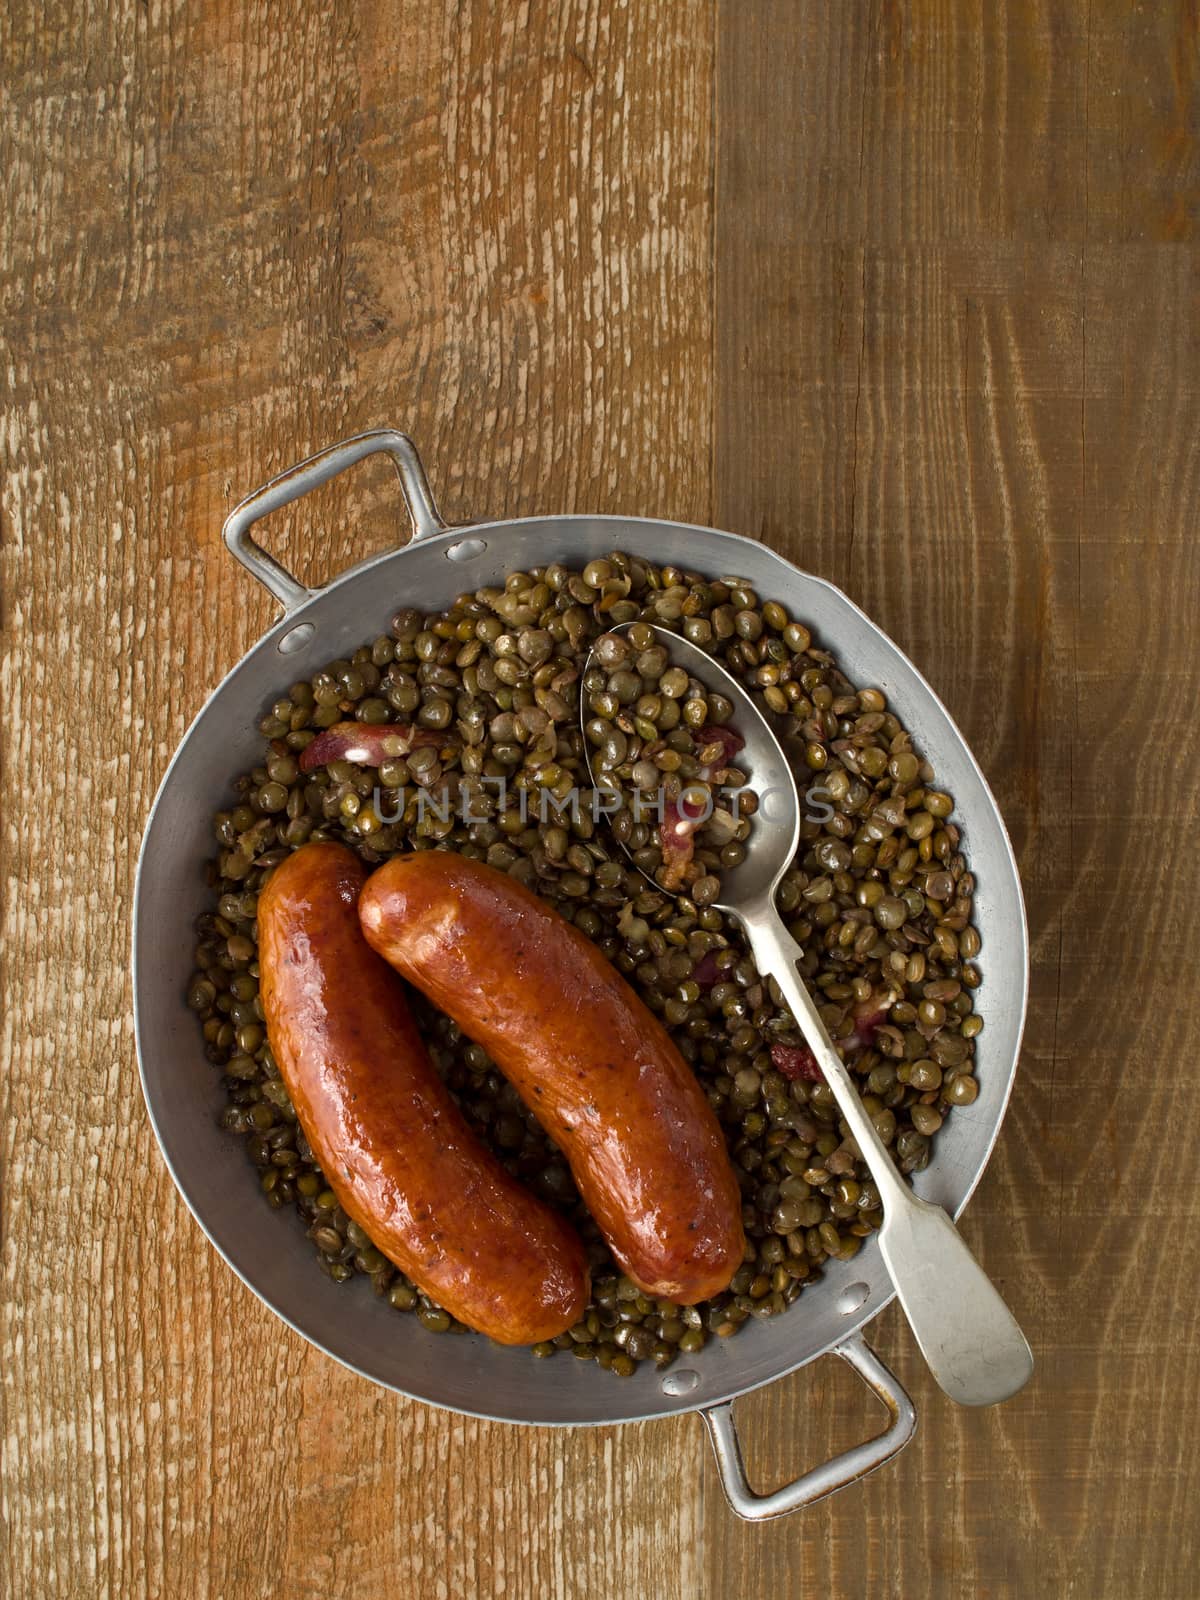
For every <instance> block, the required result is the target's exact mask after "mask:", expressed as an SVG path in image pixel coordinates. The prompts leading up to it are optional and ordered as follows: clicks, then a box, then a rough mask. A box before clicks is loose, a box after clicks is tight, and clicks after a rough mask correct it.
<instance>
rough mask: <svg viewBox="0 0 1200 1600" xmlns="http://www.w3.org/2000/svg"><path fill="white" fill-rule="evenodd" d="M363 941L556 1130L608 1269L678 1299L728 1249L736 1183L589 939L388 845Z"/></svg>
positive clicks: (464, 861)
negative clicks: (606, 1249) (611, 1264)
mask: <svg viewBox="0 0 1200 1600" xmlns="http://www.w3.org/2000/svg"><path fill="white" fill-rule="evenodd" d="M359 916H360V917H361V919H362V925H363V930H364V932H365V933H366V936H367V939H368V940H369V942H370V943H371V944H372V945H373V946H374V947H375V949H376V950H378V951H379V953H380V955H382V956H384V957H386V959H387V960H388V961H390V962H391V964H392V965H393V966H394V967H395V968H396V969H397V970H398V971H399V972H401V973H403V975H404V976H405V977H406V978H407V979H408V980H409V982H410V983H412V984H414V985H415V986H416V987H417V988H418V989H420V990H422V991H423V992H424V993H425V994H426V995H428V997H429V998H430V1000H432V1001H433V1003H434V1005H436V1006H439V1007H440V1008H441V1010H443V1011H445V1012H446V1013H447V1014H448V1015H449V1016H451V1017H453V1019H454V1020H455V1022H457V1023H458V1024H459V1026H460V1027H461V1028H462V1029H463V1031H464V1033H466V1034H468V1035H469V1036H470V1037H471V1038H472V1039H474V1040H475V1041H476V1042H477V1043H478V1044H481V1045H482V1046H483V1047H484V1049H485V1050H487V1052H488V1053H489V1055H491V1057H492V1059H493V1060H494V1061H495V1063H496V1065H497V1066H498V1067H499V1069H500V1071H501V1072H503V1073H504V1074H505V1075H506V1076H507V1077H508V1078H509V1080H510V1081H511V1082H512V1084H513V1086H514V1088H515V1089H516V1090H517V1093H518V1094H519V1095H520V1096H521V1098H522V1099H523V1100H524V1101H525V1103H526V1105H528V1106H529V1107H530V1108H531V1109H532V1110H533V1112H534V1114H535V1115H536V1117H537V1118H538V1121H539V1122H540V1123H541V1124H542V1126H543V1128H545V1130H546V1132H547V1133H548V1134H549V1136H550V1138H551V1139H553V1140H554V1142H555V1143H556V1144H558V1145H559V1146H560V1147H561V1149H562V1151H563V1153H564V1155H565V1156H566V1158H567V1160H568V1162H569V1163H570V1167H571V1171H572V1172H573V1174H574V1176H575V1182H576V1184H577V1185H578V1187H579V1191H580V1194H581V1195H582V1196H583V1199H584V1201H585V1203H586V1204H587V1206H588V1209H589V1210H590V1211H591V1213H592V1216H593V1217H594V1218H595V1219H596V1222H597V1223H598V1224H599V1226H600V1229H601V1231H602V1232H603V1234H604V1236H605V1238H606V1239H607V1240H608V1243H609V1246H610V1247H611V1249H612V1251H613V1254H614V1255H615V1256H616V1258H617V1260H618V1261H619V1262H620V1264H621V1266H622V1267H623V1268H624V1270H625V1271H626V1272H627V1273H628V1274H629V1276H630V1277H631V1278H632V1279H633V1280H634V1282H635V1283H636V1284H638V1285H639V1286H640V1287H641V1288H642V1289H643V1290H645V1292H646V1293H647V1294H653V1295H661V1296H667V1297H669V1298H670V1299H672V1300H678V1301H682V1302H683V1303H685V1304H690V1303H692V1302H694V1301H697V1300H703V1299H706V1298H707V1297H708V1296H710V1295H713V1294H717V1293H718V1292H719V1291H720V1290H722V1289H724V1288H726V1287H727V1286H728V1284H729V1280H730V1279H731V1278H732V1276H733V1274H734V1272H735V1271H736V1270H737V1268H738V1267H739V1266H740V1265H741V1263H742V1258H743V1253H744V1246H745V1238H744V1235H743V1232H742V1220H741V1209H742V1208H741V1195H740V1192H739V1189H738V1185H737V1180H736V1179H735V1177H734V1174H733V1169H732V1167H731V1166H730V1162H729V1158H728V1155H727V1154H726V1150H725V1142H724V1139H723V1138H722V1135H721V1130H720V1127H719V1126H718V1123H717V1119H716V1117H715V1116H714V1114H713V1111H712V1108H711V1107H710V1106H709V1104H708V1101H707V1100H706V1098H705V1096H704V1092H703V1090H702V1089H701V1088H700V1085H699V1084H698V1083H697V1081H696V1078H695V1076H694V1074H693V1073H692V1072H691V1070H690V1068H689V1067H688V1066H687V1064H686V1062H685V1061H684V1060H683V1058H682V1057H681V1056H680V1054H679V1052H678V1050H676V1048H675V1046H674V1045H673V1044H672V1042H671V1040H670V1039H669V1038H668V1036H667V1033H666V1031H665V1029H664V1028H663V1026H662V1024H661V1023H660V1022H659V1021H658V1020H657V1018H656V1017H654V1016H653V1015H652V1014H651V1012H650V1011H648V1010H647V1009H646V1007H645V1006H644V1005H643V1003H642V1002H641V1000H639V999H638V997H637V995H635V994H634V992H633V990H632V989H631V988H630V987H629V985H628V984H627V983H626V982H625V981H624V979H623V978H622V977H621V976H620V974H619V973H618V972H617V971H616V970H615V968H614V967H612V966H611V965H610V963H609V962H608V961H606V960H605V958H604V956H603V955H602V954H601V952H600V951H599V950H598V949H597V948H596V946H595V945H593V944H592V943H591V942H590V941H589V940H588V939H586V938H585V937H584V936H583V934H581V933H580V932H579V931H578V930H577V929H576V928H574V927H572V926H571V924H570V923H569V922H566V921H565V920H564V919H563V918H562V917H560V916H559V915H558V913H557V912H556V911H554V910H552V909H551V908H550V907H549V906H548V905H546V904H545V903H544V902H543V901H541V900H539V899H538V898H537V897H536V895H534V894H532V893H530V891H529V890H528V889H526V888H524V887H523V886H522V885H521V884H519V883H517V882H516V881H515V880H514V879H513V878H510V877H508V876H507V875H506V874H505V873H503V872H499V871H497V870H496V869H495V868H492V867H487V866H483V865H481V864H480V863H479V862H477V861H473V860H471V859H470V858H468V857H465V856H459V855H452V854H450V853H448V852H446V851H441V850H428V851H421V852H419V853H417V854H415V855H406V856H396V857H394V858H393V859H392V860H390V861H388V862H385V863H384V865H383V866H381V867H379V868H378V869H377V870H376V871H375V872H374V873H373V874H372V875H371V877H370V878H368V880H367V883H366V887H365V888H364V889H363V892H362V895H361V897H360V899H359Z"/></svg>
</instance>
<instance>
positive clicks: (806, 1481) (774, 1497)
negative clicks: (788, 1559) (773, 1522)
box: [700, 1333, 917, 1522]
mask: <svg viewBox="0 0 1200 1600" xmlns="http://www.w3.org/2000/svg"><path fill="white" fill-rule="evenodd" d="M834 1354H835V1355H839V1356H841V1358H842V1360H843V1361H845V1362H846V1363H847V1364H848V1365H849V1366H851V1367H853V1368H854V1370H855V1372H857V1373H858V1375H859V1377H860V1378H861V1379H862V1380H863V1382H864V1383H865V1384H866V1386H867V1388H868V1389H871V1390H873V1391H874V1392H875V1394H877V1395H878V1396H879V1398H880V1399H881V1400H882V1401H883V1403H884V1405H885V1406H886V1407H887V1409H888V1412H889V1414H890V1416H891V1421H890V1422H889V1423H888V1426H887V1428H886V1429H885V1431H884V1432H883V1433H881V1434H880V1435H879V1437H878V1438H876V1439H868V1440H867V1442H866V1443H865V1444H856V1445H855V1446H854V1447H853V1449H850V1450H846V1451H844V1452H843V1453H842V1454H841V1455H840V1456H835V1457H834V1458H833V1460H832V1461H825V1462H822V1464H821V1465H820V1466H819V1467H813V1469H812V1470H811V1471H810V1472H806V1473H805V1474H804V1476H803V1477H802V1478H796V1479H795V1480H794V1481H793V1482H792V1483H785V1484H784V1486H783V1488H782V1489H776V1490H775V1492H774V1494H756V1493H755V1492H754V1490H753V1489H752V1488H751V1487H750V1484H749V1482H748V1480H747V1478H746V1468H745V1465H744V1463H743V1461H742V1447H741V1444H740V1443H739V1441H738V1435H737V1428H736V1427H735V1426H734V1421H733V1402H732V1401H731V1400H725V1401H723V1402H722V1403H721V1404H720V1405H718V1406H706V1407H705V1408H704V1409H703V1410H702V1411H701V1413H700V1415H701V1416H702V1417H703V1418H704V1422H705V1425H706V1427H707V1428H708V1436H709V1438H710V1439H711V1440H712V1447H713V1454H714V1455H715V1456H716V1458H717V1470H718V1471H719V1472H720V1474H721V1487H722V1488H723V1489H724V1490H725V1495H726V1498H727V1499H728V1501H729V1504H730V1505H731V1506H732V1508H733V1510H734V1511H735V1512H736V1513H737V1515H738V1516H739V1517H744V1518H745V1520H746V1521H747V1522H767V1521H769V1520H770V1518H772V1517H782V1516H786V1515H787V1513H788V1512H789V1511H799V1510H800V1508H801V1507H802V1506H811V1505H815V1504H816V1502H817V1501H818V1500H823V1499H824V1498H825V1496H826V1495H830V1494H834V1493H836V1491H837V1490H838V1489H845V1488H847V1487H848V1486H849V1485H850V1484H852V1483H857V1482H858V1480H859V1479H860V1478H865V1477H866V1475H867V1473H868V1472H874V1471H875V1469H876V1468H877V1467H882V1466H884V1465H885V1464H886V1463H887V1462H889V1461H890V1460H891V1459H892V1457H893V1456H895V1455H898V1454H899V1453H900V1451H901V1450H903V1449H904V1446H905V1445H906V1444H907V1443H908V1441H909V1440H910V1439H911V1438H912V1436H913V1434H914V1433H915V1432H916V1427H917V1413H916V1411H915V1410H914V1409H913V1403H912V1401H911V1400H910V1399H909V1398H908V1395H907V1394H905V1392H904V1390H903V1389H902V1388H901V1387H900V1383H899V1381H898V1380H897V1378H896V1377H895V1376H894V1374H893V1373H891V1372H890V1371H889V1370H888V1368H887V1367H885V1366H884V1364H883V1362H882V1361H880V1359H879V1357H878V1356H877V1355H876V1354H875V1352H874V1351H873V1350H872V1349H871V1347H870V1346H869V1345H868V1344H867V1342H866V1340H865V1339H864V1338H863V1337H862V1335H861V1334H858V1333H856V1334H853V1335H852V1336H851V1337H850V1338H849V1339H846V1340H845V1341H844V1342H843V1343H842V1344H839V1345H837V1346H836V1347H835V1349H834Z"/></svg>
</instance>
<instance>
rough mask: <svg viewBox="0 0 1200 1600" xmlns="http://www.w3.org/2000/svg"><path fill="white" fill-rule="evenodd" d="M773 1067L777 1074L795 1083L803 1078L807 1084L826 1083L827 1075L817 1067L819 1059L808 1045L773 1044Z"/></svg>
mask: <svg viewBox="0 0 1200 1600" xmlns="http://www.w3.org/2000/svg"><path fill="white" fill-rule="evenodd" d="M771 1065H772V1066H773V1067H774V1068H775V1070H776V1072H782V1073H783V1075H784V1077H785V1078H790V1079H791V1081H792V1082H793V1083H794V1082H795V1081H796V1079H797V1078H803V1079H804V1080H805V1082H806V1083H824V1082H825V1074H824V1073H823V1072H822V1071H821V1069H820V1067H819V1066H818V1065H817V1058H816V1056H814V1055H813V1053H812V1051H811V1050H810V1049H809V1048H808V1046H807V1045H806V1044H773V1045H772V1046H771Z"/></svg>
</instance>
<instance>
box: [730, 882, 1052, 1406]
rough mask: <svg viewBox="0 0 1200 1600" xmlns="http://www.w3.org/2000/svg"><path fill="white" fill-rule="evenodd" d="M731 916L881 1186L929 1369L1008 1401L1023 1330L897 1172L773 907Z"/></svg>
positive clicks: (943, 1219)
mask: <svg viewBox="0 0 1200 1600" xmlns="http://www.w3.org/2000/svg"><path fill="white" fill-rule="evenodd" d="M739 916H740V920H741V922H742V926H743V927H744V928H745V930H746V935H747V937H748V939H749V940H750V948H751V949H752V950H753V952H754V960H755V963H756V964H757V966H758V970H759V971H760V972H763V973H768V974H769V975H770V976H771V977H772V978H774V979H775V981H776V983H777V984H778V985H779V987H780V989H781V990H782V991H783V996H784V999H785V1000H786V1001H787V1003H788V1006H789V1008H790V1009H791V1012H792V1015H793V1016H794V1017H795V1019H796V1023H797V1025H798V1027H799V1029H800V1031H801V1033H802V1034H803V1035H804V1039H805V1042H806V1043H807V1045H808V1047H809V1049H810V1050H811V1051H812V1053H813V1055H814V1056H815V1057H816V1060H817V1064H818V1065H819V1066H820V1068H821V1071H822V1072H823V1073H824V1076H825V1081H826V1083H827V1084H828V1085H829V1087H830V1088H831V1089H832V1090H833V1094H834V1098H835V1099H836V1100H837V1103H838V1109H839V1110H840V1111H841V1113H842V1116H843V1118H844V1119H845V1121H846V1124H847V1126H848V1127H849V1129H850V1133H851V1135H852V1137H853V1138H854V1141H855V1143H856V1144H857V1145H858V1148H859V1149H860V1150H861V1152H862V1156H863V1160H864V1161H865V1162H866V1164H867V1166H868V1168H869V1169H870V1172H871V1177H872V1178H873V1180H874V1182H875V1185H876V1187H877V1188H878V1190H879V1193H880V1196H881V1198H882V1200H883V1212H884V1220H883V1226H882V1227H881V1228H880V1230H879V1248H880V1252H881V1253H882V1255H883V1259H884V1263H885V1265H886V1266H887V1269H888V1272H889V1274H890V1275H891V1279H892V1282H893V1283H894V1284H895V1286H896V1293H897V1294H898V1295H899V1297H900V1304H901V1305H902V1306H903V1307H904V1313H905V1315H906V1316H907V1318H908V1320H909V1324H910V1326H911V1327H912V1330H913V1333H914V1334H915V1335H916V1339H917V1343H918V1344H919V1345H920V1347H921V1353H922V1355H923V1356H924V1357H925V1360H926V1362H927V1363H928V1365H929V1370H930V1371H931V1372H932V1373H933V1376H934V1377H935V1378H936V1379H937V1381H938V1383H939V1384H940V1385H941V1387H942V1388H943V1389H944V1390H945V1392H946V1393H947V1394H948V1395H949V1396H950V1398H951V1399H952V1400H956V1401H957V1402H958V1403H959V1404H960V1405H968V1406H986V1405H993V1404H995V1402H997V1401H999V1400H1007V1399H1008V1398H1009V1396H1010V1395H1013V1394H1016V1392H1017V1390H1018V1389H1020V1388H1021V1387H1022V1386H1023V1385H1024V1384H1025V1383H1026V1382H1027V1381H1028V1379H1029V1377H1030V1374H1031V1373H1032V1371H1033V1356H1032V1355H1031V1353H1030V1349H1029V1345H1028V1344H1027V1342H1026V1340H1025V1335H1024V1334H1023V1333H1022V1332H1021V1330H1020V1328H1019V1327H1018V1325H1017V1322H1016V1319H1015V1318H1014V1316H1013V1314H1012V1312H1011V1311H1010V1310H1009V1309H1008V1307H1007V1306H1006V1305H1005V1303H1004V1301H1003V1300H1002V1299H1001V1298H1000V1295H999V1294H998V1292H997V1291H996V1289H995V1287H994V1286H993V1284H992V1283H991V1281H990V1280H989V1279H988V1277H987V1275H986V1273H985V1272H984V1270H983V1268H982V1267H981V1266H980V1265H979V1263H978V1262H977V1261H976V1259H975V1257H974V1256H973V1255H972V1254H971V1252H970V1250H968V1248H967V1246H966V1245H965V1244H964V1243H963V1240H962V1237H961V1235H960V1234H959V1232H958V1230H957V1229H956V1228H955V1226H954V1224H953V1222H952V1221H951V1220H950V1218H949V1217H948V1216H947V1214H946V1213H945V1212H944V1211H943V1210H942V1208H941V1207H940V1206H935V1205H931V1204H930V1203H929V1201H927V1200H920V1199H918V1198H917V1196H916V1195H915V1194H913V1192H912V1190H911V1189H910V1188H909V1187H908V1185H907V1184H906V1183H905V1182H904V1180H903V1179H902V1178H901V1176H900V1174H899V1173H898V1172H897V1171H896V1168H895V1166H894V1165H893V1163H892V1158H891V1154H890V1152H889V1151H888V1148H887V1146H886V1145H885V1144H884V1142H883V1140H882V1139H881V1138H880V1137H879V1134H878V1133H877V1132H876V1130H875V1124H874V1123H873V1122H872V1120H871V1118H870V1116H869V1115H868V1113H867V1110H866V1108H865V1107H864V1106H863V1103H862V1101H861V1100H860V1099H859V1097H858V1091H857V1090H856V1088H855V1087H854V1083H853V1080H852V1079H851V1077H850V1074H849V1072H848V1071H847V1070H846V1066H845V1063H844V1062H843V1061H842V1058H841V1056H839V1055H838V1053H837V1050H836V1049H835V1048H834V1045H833V1041H832V1040H831V1039H830V1037H829V1034H828V1032H827V1030H826V1028H825V1024H824V1023H823V1022H822V1021H821V1016H820V1013H819V1012H818V1010H817V1008H816V1005H815V1003H814V1001H813V998H812V996H811V995H810V994H809V992H808V989H807V987H806V985H805V984H804V983H803V982H802V981H801V978H800V975H799V973H798V972H797V970H796V962H797V961H798V960H800V958H801V956H802V954H803V952H802V951H801V949H800V946H799V945H798V944H797V943H796V942H795V940H794V939H793V938H792V937H791V935H790V934H789V933H788V932H787V930H786V929H785V928H784V926H783V924H782V923H781V921H780V920H779V915H778V913H777V912H776V911H775V909H774V907H773V906H771V907H768V908H764V909H763V910H762V911H761V912H758V913H746V912H742V913H739Z"/></svg>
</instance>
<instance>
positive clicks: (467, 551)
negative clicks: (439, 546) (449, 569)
mask: <svg viewBox="0 0 1200 1600" xmlns="http://www.w3.org/2000/svg"><path fill="white" fill-rule="evenodd" d="M486 549H487V540H486V539H460V540H459V541H458V543H457V544H452V545H451V546H450V548H449V550H447V551H446V560H447V561H474V560H475V558H476V556H481V555H482V554H483V552H484V551H485V550H486Z"/></svg>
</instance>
